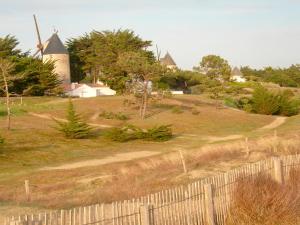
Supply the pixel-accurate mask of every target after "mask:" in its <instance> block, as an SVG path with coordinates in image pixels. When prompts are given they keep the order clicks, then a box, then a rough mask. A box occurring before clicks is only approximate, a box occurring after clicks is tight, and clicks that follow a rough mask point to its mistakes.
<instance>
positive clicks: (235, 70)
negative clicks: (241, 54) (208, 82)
mask: <svg viewBox="0 0 300 225" xmlns="http://www.w3.org/2000/svg"><path fill="white" fill-rule="evenodd" d="M231 75H232V76H243V73H242V72H241V70H240V69H239V68H237V67H234V69H233V70H232V71H231Z"/></svg>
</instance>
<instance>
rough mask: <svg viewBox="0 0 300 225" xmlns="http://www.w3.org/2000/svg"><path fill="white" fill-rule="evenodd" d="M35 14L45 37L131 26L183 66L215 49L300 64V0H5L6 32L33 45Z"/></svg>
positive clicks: (1, 2)
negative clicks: (56, 31)
mask: <svg viewBox="0 0 300 225" xmlns="http://www.w3.org/2000/svg"><path fill="white" fill-rule="evenodd" d="M33 14H36V15H37V17H38V23H39V27H40V31H41V36H42V40H43V41H46V40H47V39H48V38H49V37H50V36H51V34H52V33H53V31H54V29H57V30H58V32H59V33H58V34H59V36H60V37H61V39H62V41H66V40H67V39H68V38H72V37H78V36H80V35H83V34H84V33H86V32H90V31H92V30H99V31H101V30H116V29H120V28H121V29H131V30H133V31H134V32H135V33H136V34H137V35H139V36H140V37H141V38H143V39H145V40H151V41H152V43H153V46H154V47H153V48H152V49H153V50H155V45H157V46H158V48H159V49H160V50H161V54H162V56H163V55H164V54H165V53H166V52H167V51H169V52H170V54H171V55H172V56H173V58H174V60H175V62H176V63H177V65H178V66H179V67H180V68H182V69H191V68H192V67H193V66H196V65H198V64H199V62H200V60H201V58H202V57H203V56H205V55H209V54H216V55H220V56H222V57H223V58H225V59H227V60H228V62H229V63H230V64H231V65H232V66H251V67H254V68H263V67H266V66H273V67H287V66H289V65H291V64H297V63H299V64H300V0H0V37H2V36H5V35H7V34H12V35H15V36H16V37H17V38H18V40H19V41H20V48H22V49H23V50H32V52H34V51H35V46H36V43H37V37H36V32H35V27H34V22H33V17H32V15H33Z"/></svg>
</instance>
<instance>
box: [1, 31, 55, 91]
mask: <svg viewBox="0 0 300 225" xmlns="http://www.w3.org/2000/svg"><path fill="white" fill-rule="evenodd" d="M18 44H19V42H18V40H17V39H16V37H14V36H10V35H7V36H5V37H4V38H0V58H2V59H6V60H8V61H10V62H12V63H14V69H13V71H11V72H10V73H9V77H8V78H7V80H8V85H9V92H10V93H14V94H19V95H52V94H56V93H57V92H60V90H59V84H60V81H59V80H58V78H57V74H55V73H54V64H53V62H50V61H49V62H47V63H43V62H42V60H41V59H38V58H33V57H31V56H30V55H29V53H28V52H22V51H21V50H20V49H18ZM0 85H1V83H0ZM2 94H3V92H2Z"/></svg>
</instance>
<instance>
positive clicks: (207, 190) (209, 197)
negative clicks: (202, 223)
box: [204, 184, 216, 225]
mask: <svg viewBox="0 0 300 225" xmlns="http://www.w3.org/2000/svg"><path fill="white" fill-rule="evenodd" d="M204 194H205V206H206V219H207V221H206V222H207V224H209V225H216V223H215V208H214V199H213V190H212V185H211V184H206V185H204Z"/></svg>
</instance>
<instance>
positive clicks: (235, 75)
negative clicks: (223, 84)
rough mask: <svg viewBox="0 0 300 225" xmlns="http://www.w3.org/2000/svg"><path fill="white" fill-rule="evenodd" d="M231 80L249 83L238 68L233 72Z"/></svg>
mask: <svg viewBox="0 0 300 225" xmlns="http://www.w3.org/2000/svg"><path fill="white" fill-rule="evenodd" d="M230 79H231V80H232V81H235V82H239V83H245V82H246V81H247V80H246V78H245V77H244V75H243V73H242V72H241V70H240V69H239V68H237V67H235V68H234V69H233V70H232V72H231V78H230Z"/></svg>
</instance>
